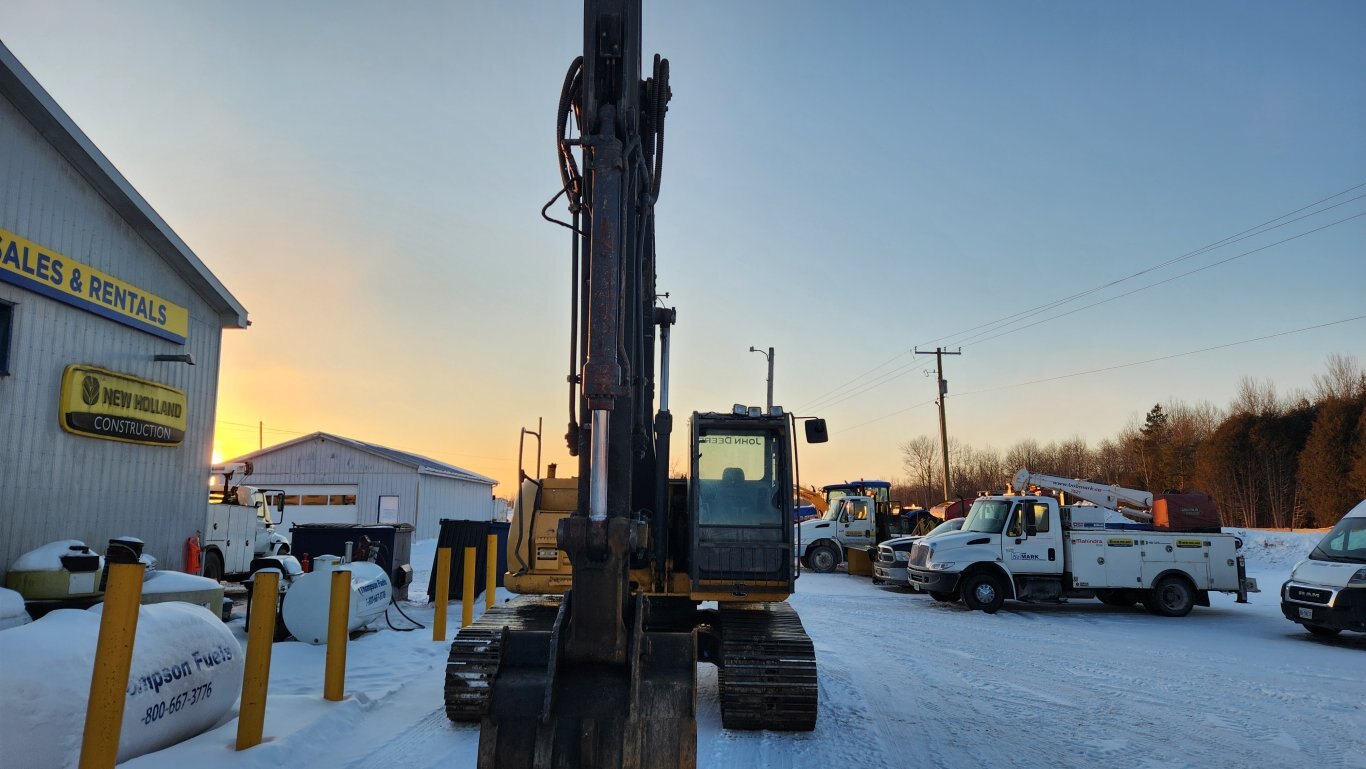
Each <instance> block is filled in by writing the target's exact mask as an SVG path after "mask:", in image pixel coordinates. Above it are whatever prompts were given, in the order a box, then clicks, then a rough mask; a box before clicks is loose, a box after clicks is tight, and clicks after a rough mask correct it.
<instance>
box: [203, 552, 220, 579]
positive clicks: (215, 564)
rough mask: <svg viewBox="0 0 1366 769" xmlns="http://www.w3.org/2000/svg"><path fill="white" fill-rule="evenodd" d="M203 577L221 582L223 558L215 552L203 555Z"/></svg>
mask: <svg viewBox="0 0 1366 769" xmlns="http://www.w3.org/2000/svg"><path fill="white" fill-rule="evenodd" d="M204 576H205V577H208V578H209V579H211V580H213V581H214V582H222V581H223V556H222V555H221V554H220V553H219V552H218V551H217V550H210V551H209V552H207V553H205V554H204Z"/></svg>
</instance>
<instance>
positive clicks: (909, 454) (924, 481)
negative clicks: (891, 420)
mask: <svg viewBox="0 0 1366 769" xmlns="http://www.w3.org/2000/svg"><path fill="white" fill-rule="evenodd" d="M939 464H940V462H939V442H938V441H936V440H935V439H933V438H931V437H929V436H928V435H917V436H916V437H914V438H912V439H910V440H908V441H906V442H905V443H903V444H901V466H902V467H903V468H905V470H906V476H907V479H908V485H909V486H910V487H911V488H912V490H913V491H914V492H915V493H916V494H917V496H916V497H914V498H913V499H914V500H915V501H916V502H918V503H919V504H920V505H921V506H922V507H925V508H928V507H930V506H931V505H932V504H933V499H934V494H933V491H932V489H933V488H934V482H935V478H936V477H937V473H936V471H937V469H938V468H939ZM940 488H943V484H940ZM911 499H912V498H908V499H907V500H906V501H907V502H910V501H911Z"/></svg>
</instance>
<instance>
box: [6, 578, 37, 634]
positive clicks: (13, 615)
mask: <svg viewBox="0 0 1366 769" xmlns="http://www.w3.org/2000/svg"><path fill="white" fill-rule="evenodd" d="M29 621H30V620H29V616H28V611H27V610H26V609H24V597H23V596H22V595H19V593H17V592H15V591H13V590H10V589H9V588H7V587H0V630H4V629H6V628H12V627H19V626H20V625H27V624H28V623H29Z"/></svg>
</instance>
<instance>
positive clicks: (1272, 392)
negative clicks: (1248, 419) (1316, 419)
mask: <svg viewBox="0 0 1366 769" xmlns="http://www.w3.org/2000/svg"><path fill="white" fill-rule="evenodd" d="M1314 379H1315V380H1317V379H1318V377H1317V376H1315V377H1314ZM1280 410H1281V401H1280V399H1279V398H1278V397H1277V396H1276V384H1275V383H1274V382H1272V381H1271V380H1270V379H1268V380H1266V381H1265V382H1258V381H1257V380H1256V379H1254V378H1252V377H1247V376H1245V377H1243V378H1242V379H1240V380H1238V392H1237V394H1235V395H1234V396H1233V402H1232V403H1230V404H1229V411H1230V412H1232V413H1234V414H1251V415H1252V416H1255V417H1264V416H1269V415H1271V414H1276V413H1278V412H1280Z"/></svg>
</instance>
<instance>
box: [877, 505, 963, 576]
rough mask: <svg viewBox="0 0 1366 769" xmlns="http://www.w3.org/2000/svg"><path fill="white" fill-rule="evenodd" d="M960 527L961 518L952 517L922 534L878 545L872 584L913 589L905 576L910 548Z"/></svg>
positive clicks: (898, 538)
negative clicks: (885, 584) (887, 584)
mask: <svg viewBox="0 0 1366 769" xmlns="http://www.w3.org/2000/svg"><path fill="white" fill-rule="evenodd" d="M961 528H963V519H962V518H952V519H950V520H947V521H944V522H943V523H941V524H939V525H938V526H936V527H934V528H933V529H931V530H930V532H929V533H928V534H925V535H924V536H916V537H896V538H894V539H889V540H887V541H886V542H883V543H882V544H880V545H878V546H877V558H875V559H874V560H873V584H874V585H880V584H883V583H889V584H892V585H896V586H898V587H909V588H911V589H912V590H914V589H915V586H913V585H911V584H909V582H908V580H907V577H906V562H907V561H908V560H910V556H911V548H913V547H915V545H916V543H917V542H920V541H921V540H925V539H929V538H930V537H936V536H938V535H940V534H948V533H949V532H953V531H958V530H959V529H961Z"/></svg>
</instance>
